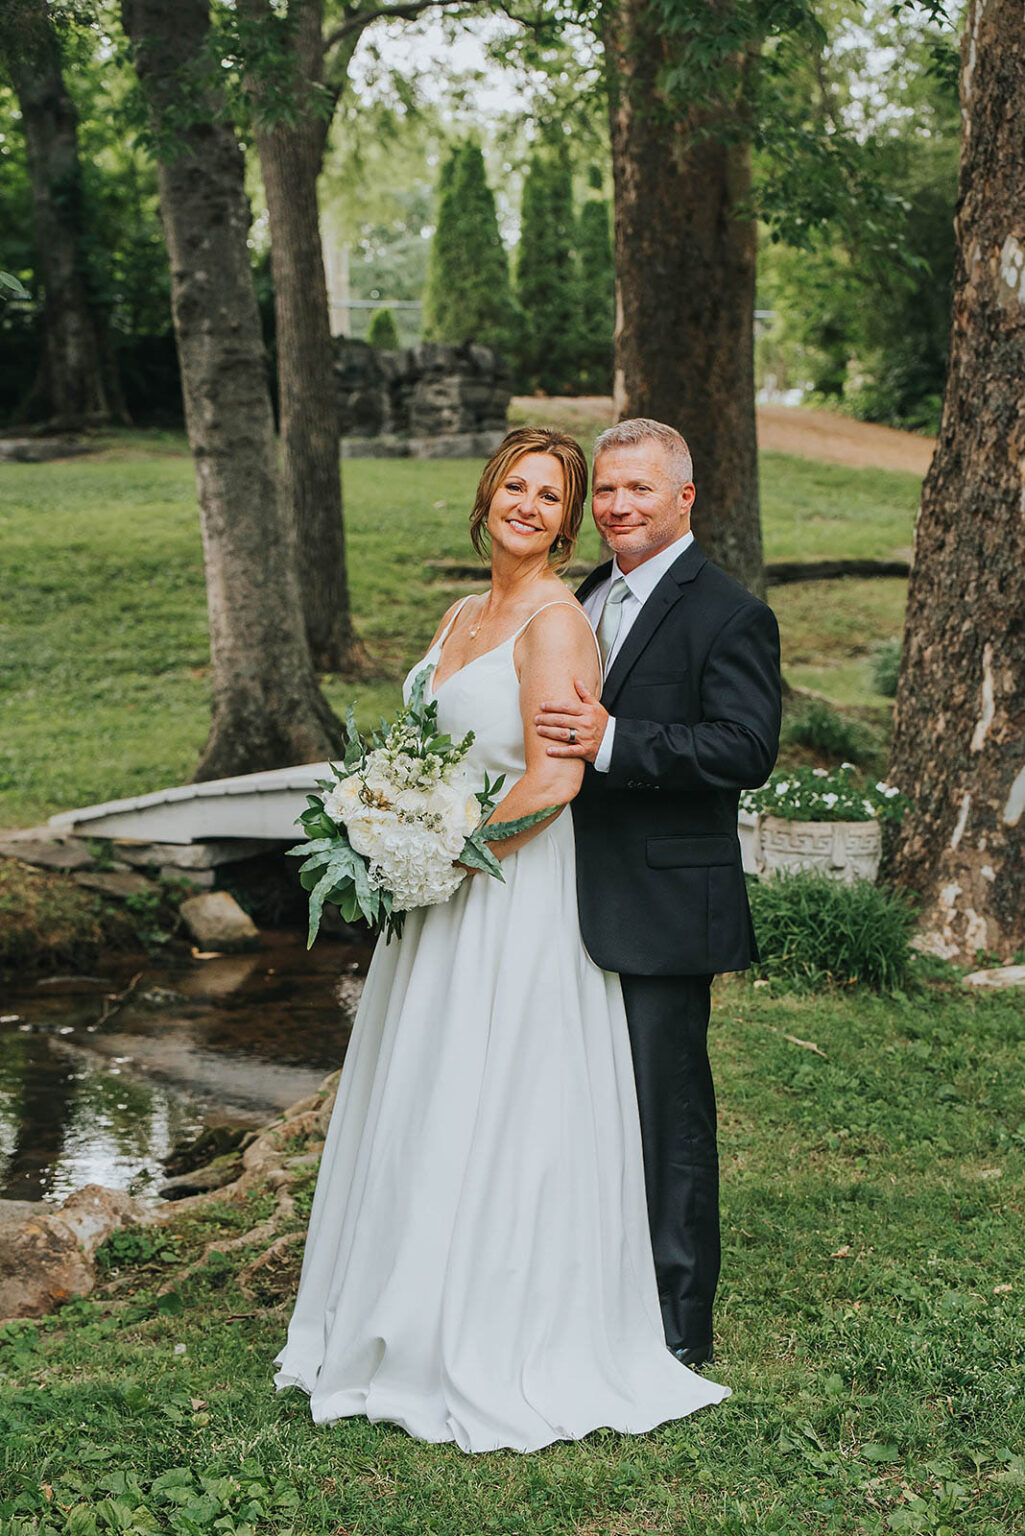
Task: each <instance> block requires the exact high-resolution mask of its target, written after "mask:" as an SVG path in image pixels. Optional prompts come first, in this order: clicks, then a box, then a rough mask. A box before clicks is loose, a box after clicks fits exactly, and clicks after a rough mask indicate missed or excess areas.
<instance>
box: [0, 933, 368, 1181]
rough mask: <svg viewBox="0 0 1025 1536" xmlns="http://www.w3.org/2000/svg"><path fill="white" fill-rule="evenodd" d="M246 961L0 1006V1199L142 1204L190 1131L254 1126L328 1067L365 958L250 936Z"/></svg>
mask: <svg viewBox="0 0 1025 1536" xmlns="http://www.w3.org/2000/svg"><path fill="white" fill-rule="evenodd" d="M262 937H263V938H264V940H265V946H264V948H263V949H261V950H259V951H257V952H256V953H253V954H245V955H218V956H216V957H214V958H211V959H206V960H193V959H189V958H187V957H185V958H181V957H178V958H175V959H166V960H165V959H164V958H163V957H161V958H158V959H156V960H143V961H140V960H139V959H138V957H133V958H132V959H131V960H128V959H126V957H124V956H123V955H117V956H110V957H108V960H107V962H106V963H105V964H104V965H102V966H97V967H95V968H94V970H93V971H91V972H90V974H88V975H80V976H79V975H70V974H69V975H67V976H44V977H40V978H38V979H32V980H26V982H25V984H24V985H23V986H20V987H15V988H8V989H7V990H6V991H5V993H4V997H3V1001H2V1002H0V1199H5V1200H51V1201H60V1200H63V1199H64V1198H65V1196H67V1195H69V1194H70V1193H71V1192H72V1190H74V1189H78V1188H80V1187H81V1185H83V1184H89V1183H96V1184H104V1185H106V1186H107V1187H108V1188H111V1189H125V1190H128V1191H129V1192H130V1193H132V1194H135V1195H147V1194H153V1193H155V1192H156V1190H157V1188H158V1187H159V1185H160V1184H161V1183H163V1181H164V1179H165V1178H166V1177H167V1175H166V1174H165V1172H164V1170H163V1167H162V1163H161V1160H162V1159H163V1158H165V1157H166V1156H167V1155H168V1153H169V1152H170V1151H171V1149H172V1147H174V1146H175V1144H176V1143H178V1142H180V1141H182V1140H186V1139H191V1138H192V1137H194V1136H195V1135H196V1134H198V1132H199V1131H201V1130H202V1129H203V1128H204V1127H205V1126H218V1125H229V1126H258V1125H262V1124H264V1123H265V1122H266V1121H267V1120H270V1119H273V1117H274V1115H275V1114H276V1113H277V1112H278V1111H279V1110H281V1109H284V1108H285V1107H286V1106H287V1105H289V1104H293V1103H295V1102H296V1100H298V1099H302V1098H305V1097H306V1096H307V1094H310V1093H312V1092H313V1090H314V1089H315V1088H316V1087H317V1085H318V1084H319V1083H320V1082H321V1081H322V1080H323V1078H324V1077H326V1076H327V1074H328V1073H329V1072H332V1071H333V1070H334V1069H335V1068H336V1067H337V1066H339V1065H340V1064H341V1061H342V1058H343V1057H344V1055H345V1049H346V1046H347V1044H348V1041H349V1033H350V1030H351V1028H352V1018H353V1015H354V1013H355V1010H356V1004H357V1002H358V1000H359V993H360V990H361V987H362V978H363V976H364V975H365V974H366V967H367V964H368V963H369V959H370V950H369V948H366V947H356V946H353V945H347V944H342V943H340V942H337V941H332V940H330V939H321V940H320V942H318V944H316V945H315V947H314V948H313V950H312V951H310V952H309V953H307V951H306V948H305V944H304V938H303V935H302V934H300V933H294V932H279V933H264V934H263V936H262Z"/></svg>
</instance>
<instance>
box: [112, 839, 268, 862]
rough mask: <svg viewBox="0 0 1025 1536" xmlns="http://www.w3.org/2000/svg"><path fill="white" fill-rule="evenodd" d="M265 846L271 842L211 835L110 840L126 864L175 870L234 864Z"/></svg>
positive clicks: (263, 851) (261, 851)
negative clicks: (195, 839) (166, 839)
mask: <svg viewBox="0 0 1025 1536" xmlns="http://www.w3.org/2000/svg"><path fill="white" fill-rule="evenodd" d="M268 846H271V847H273V846H275V845H274V844H270V845H268V843H267V842H266V840H265V839H263V838H258V837H211V838H208V839H207V840H206V841H204V842H201V843H141V842H137V841H135V840H133V839H131V838H115V839H114V842H113V848H114V851H115V853H116V854H117V856H118V858H119V859H126V860H127V861H128V863H129V864H134V865H136V866H137V867H146V866H148V865H158V866H160V867H161V868H163V867H164V866H170V867H173V868H174V869H176V870H182V869H214V868H216V866H217V865H218V864H237V863H238V862H239V861H240V860H241V859H248V858H249V857H250V856H251V855H252V854H256V853H266V851H267V848H268Z"/></svg>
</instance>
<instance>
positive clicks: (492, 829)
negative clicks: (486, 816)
mask: <svg viewBox="0 0 1025 1536" xmlns="http://www.w3.org/2000/svg"><path fill="white" fill-rule="evenodd" d="M561 810H562V806H561V805H548V806H545V809H544V810H543V811H533V812H532V813H531V814H530V815H529V816H517V817H516V819H515V820H514V821H491V822H488V824H487V826H486V827H481V828H480V834H481V836H482V837H483V838H484V841H485V842H487V843H500V842H503V841H504V840H505V838H507V837H515V836H516V834H517V832H526V831H527V830H528V828H530V827H536V826H537V824H538V822H539V821H546V820H547V819H548V817H549V816H554V815H555V813H556V811H561Z"/></svg>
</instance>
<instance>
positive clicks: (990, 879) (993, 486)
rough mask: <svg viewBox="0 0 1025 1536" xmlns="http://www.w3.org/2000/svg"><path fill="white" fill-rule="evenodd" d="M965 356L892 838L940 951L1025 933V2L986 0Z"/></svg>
mask: <svg viewBox="0 0 1025 1536" xmlns="http://www.w3.org/2000/svg"><path fill="white" fill-rule="evenodd" d="M961 100H962V108H963V114H964V117H963V120H964V128H963V138H962V146H961V182H960V192H959V205H958V213H957V219H956V230H957V240H958V253H957V266H956V269H955V275H954V303H953V326H952V335H951V352H950V371H949V376H948V379H947V388H946V395H945V397H944V403H943V421H942V425H941V428H940V436H939V441H938V443H937V447H936V452H935V455H934V456H933V461H932V465H931V468H930V470H929V474H928V476H927V477H926V481H925V486H924V488H923V492H922V502H921V507H920V509H919V513H918V521H917V524H916V526H915V547H914V557H913V560H912V566H911V584H910V591H909V596H908V609H907V620H906V625H905V631H904V650H903V660H902V665H901V674H900V682H899V686H898V693H897V714H896V731H895V735H894V742H893V755H892V761H891V766H890V774H891V777H892V778H893V780H894V782H895V783H897V784H899V785H900V786H901V788H902V789H903V790H904V791H905V793H906V794H907V795H909V796H910V798H911V799H912V801H913V802H914V809H913V811H912V812H911V813H910V814H909V816H908V818H907V819H906V821H905V823H904V825H903V827H902V830H901V835H900V838H899V842H898V845H897V847H896V849H895V852H894V855H893V867H894V872H895V874H896V876H897V878H898V880H899V881H900V882H901V883H902V884H903V885H905V886H907V887H909V888H911V889H912V890H915V891H917V892H918V893H919V895H920V897H921V899H922V902H923V913H922V916H923V926H924V929H925V931H926V933H927V934H928V935H929V936H930V939H931V943H932V947H933V948H934V949H935V950H936V952H937V953H940V954H943V955H945V956H948V957H951V958H955V957H956V958H959V959H967V960H971V959H972V958H973V957H974V954H975V952H976V951H977V950H985V951H988V952H996V953H997V954H1001V955H1006V954H1010V953H1013V952H1014V951H1016V950H1020V949H1022V948H1023V947H1025V840H1023V838H1022V816H1023V814H1025V222H1023V210H1025V158H1023V156H1022V152H1021V151H1022V144H1023V142H1025V12H1023V10H1022V6H1021V0H972V3H971V5H970V7H969V10H968V18H967V25H966V29H965V34H964V38H963V40H962V45H961Z"/></svg>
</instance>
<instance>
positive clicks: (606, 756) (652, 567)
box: [584, 529, 694, 773]
mask: <svg viewBox="0 0 1025 1536" xmlns="http://www.w3.org/2000/svg"><path fill="white" fill-rule="evenodd" d="M693 542H694V535H693V533H692V532H691V531H690V530H689V529H688V531H687V532H686V533H684V534H681V536H680V537H679V538H678V539H674V540H673V542H672V544H667V545H666V547H665V549H660V550H659V552H658V554H657V555H652V557H651V559H650V560H644V561H642V563H641V564H640V565H638V566H637V567H636V568H635V569H634V570H632V571H621V570H620V569H619V561H618V560H613V562H612V570H611V571H610V573H609V575H608V577H607V579H606V580H605V581H602V582H599V584H598V586H596V587H595V589H594V591H593V592H592V593H590V595H589V596H588V597H587V598H586V600H585V602H584V612H585V613H586V614H587V617H588V618H589V619H590V621H591V628H592V629H593V630H595V631H597V628H598V625H599V623H600V621H601V613H602V609H603V608H604V607H605V599H606V598H607V597H608V595H609V592H610V591H611V590H612V583H613V582H614V581H615V579H616V577H617V576H622V578H623V580H624V581H625V582H626V584H627V586H628V587H629V588H630V591H629V593H628V595H627V596H626V597H624V599H623V610H622V617H621V618H620V621H619V633H618V634H617V635H616V641H615V644H614V645H613V647H612V650H611V651H610V652H609V659H608V664H607V665H606V668H605V671H606V673H608V672H609V671H610V670H611V668H612V663H613V662H614V661H615V659H616V657H617V656H618V655H619V652H620V651H621V650H622V648H623V641H624V640H625V639H626V637H627V635H628V634H629V633H630V630H631V628H632V627H633V625H634V624H635V622H636V620H637V615H638V614H639V613H640V611H641V609H642V608H643V607H644V604H645V603H646V602H647V600H648V598H649V597H650V596H651V594H652V593H653V592H654V590H655V588H656V587H657V586H658V584H659V582H660V581H661V580H662V577H663V576H664V575H665V574H666V572H667V571H668V569H669V567H670V566H671V565H672V564H673V562H674V561H676V560H679V558H680V556H681V555H682V554H683V552H684V550H685V549H687V548H688V547H689V546H690V545H691V544H693ZM615 736H616V722H615V720H614V719H613V717H612V716H611V715H610V716H609V723H608V725H606V727H605V735H604V736H603V737H602V739H601V746H600V747H599V748H598V755H597V757H596V758H595V760H594V766H595V768H596V769H597V771H598V772H599V773H608V771H609V765H610V764H611V762H612V744H613V741H614V740H615Z"/></svg>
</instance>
